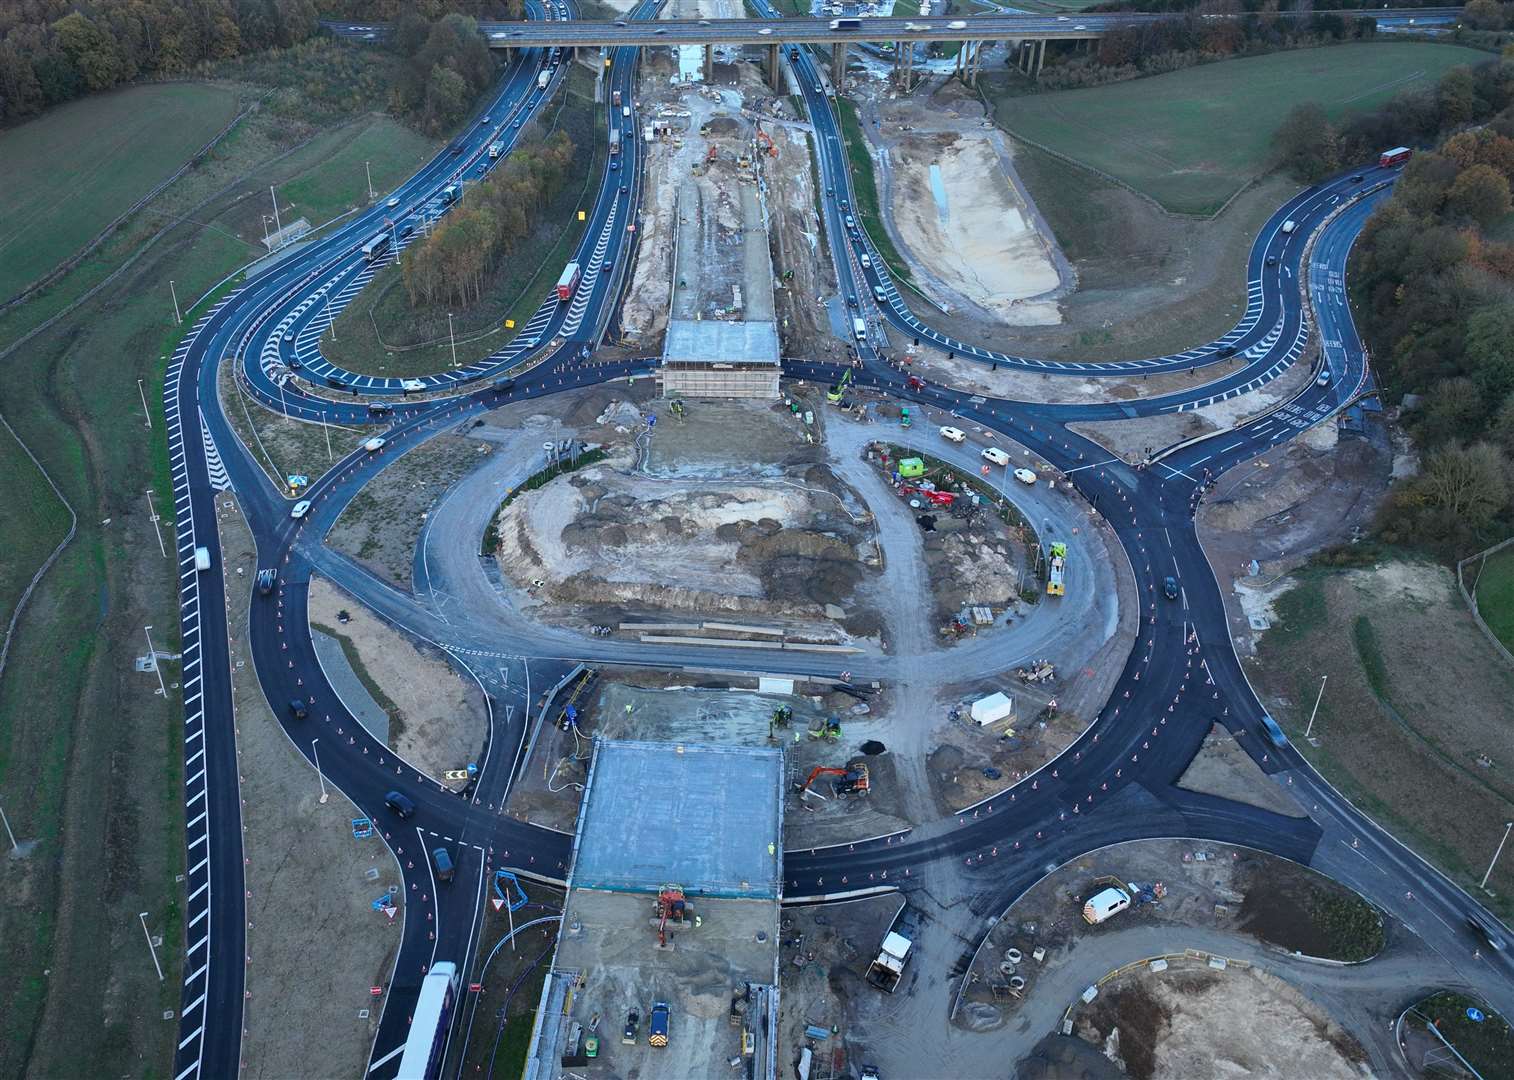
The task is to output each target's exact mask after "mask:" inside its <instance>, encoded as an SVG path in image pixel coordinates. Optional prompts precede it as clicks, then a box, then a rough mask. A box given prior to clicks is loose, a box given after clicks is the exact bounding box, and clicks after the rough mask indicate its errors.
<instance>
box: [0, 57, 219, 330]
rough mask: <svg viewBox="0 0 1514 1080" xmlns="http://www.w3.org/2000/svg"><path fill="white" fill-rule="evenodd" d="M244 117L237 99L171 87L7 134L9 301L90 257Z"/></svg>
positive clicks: (3, 170) (102, 101)
mask: <svg viewBox="0 0 1514 1080" xmlns="http://www.w3.org/2000/svg"><path fill="white" fill-rule="evenodd" d="M236 113H237V95H236V93H235V92H234V91H232V90H229V89H226V88H224V87H208V86H204V85H195V84H179V83H167V84H162V85H155V86H139V87H133V88H130V89H126V90H120V91H116V92H114V93H109V94H99V95H95V96H92V97H87V98H82V99H80V100H79V101H72V102H69V103H68V104H66V105H61V106H59V107H58V108H55V109H52V110H50V111H49V112H48V113H47V115H46V116H44V117H41V118H39V119H37V120H33V121H32V122H30V123H27V124H23V125H21V126H20V127H18V128H13V129H12V130H10V131H6V132H3V133H0V191H4V192H5V197H4V198H3V199H0V300H4V299H7V298H9V297H11V296H14V295H15V294H16V293H18V292H20V291H21V290H22V289H23V288H25V287H26V286H27V285H29V284H31V283H32V282H33V281H36V280H37V279H38V278H40V277H41V276H42V275H43V274H45V273H47V272H48V271H49V270H51V269H52V268H53V267H54V266H56V265H57V264H58V263H60V262H62V261H63V260H64V259H66V258H68V256H70V255H72V254H73V253H74V252H76V251H78V250H79V249H80V248H82V247H83V246H84V245H85V244H86V243H87V242H88V241H89V240H91V239H93V238H94V236H95V235H96V234H97V233H99V231H100V230H101V229H103V228H104V227H105V226H106V225H107V224H109V223H110V222H111V220H112V219H114V218H115V217H116V216H117V215H119V214H121V213H123V212H124V211H125V210H126V209H127V208H128V207H129V206H131V204H132V203H134V202H136V200H138V199H140V198H141V197H142V196H143V195H146V194H147V193H148V192H149V191H150V190H152V188H153V187H154V186H155V185H157V184H159V183H161V182H162V181H164V180H166V179H167V178H168V177H169V176H170V175H172V173H173V172H174V170H175V169H177V168H178V167H179V166H180V165H181V164H183V162H184V161H185V160H186V159H187V158H188V157H189V155H190V154H192V153H194V151H196V150H198V149H199V148H200V147H201V146H203V145H204V144H205V143H206V142H207V141H208V140H209V139H210V138H211V137H212V136H214V135H215V133H216V132H217V131H219V130H221V128H222V127H224V126H225V125H226V123H227V122H228V121H229V120H230V119H231V118H232V117H233V116H235V115H236Z"/></svg>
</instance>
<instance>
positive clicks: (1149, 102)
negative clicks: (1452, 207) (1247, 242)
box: [990, 42, 1487, 214]
mask: <svg viewBox="0 0 1514 1080" xmlns="http://www.w3.org/2000/svg"><path fill="white" fill-rule="evenodd" d="M1486 59H1487V54H1485V53H1481V52H1477V51H1475V50H1472V49H1465V48H1461V47H1458V46H1455V45H1441V44H1434V43H1429V42H1383V43H1378V42H1371V43H1359V44H1350V45H1337V46H1331V47H1328V48H1320V49H1302V50H1295V51H1291V52H1280V53H1273V54H1271V55H1269V56H1258V57H1249V58H1246V59H1241V60H1227V61H1225V62H1223V63H1216V64H1203V65H1200V66H1198V67H1192V68H1186V69H1184V70H1182V71H1175V72H1172V73H1170V74H1167V75H1154V76H1151V77H1150V78H1144V79H1135V80H1133V81H1130V82H1122V83H1116V84H1113V85H1110V86H1100V87H1093V88H1090V89H1085V90H1061V91H1055V92H1052V93H1046V94H1030V95H1012V94H1011V93H1009V92H1003V93H1000V94H998V95H993V94H992V92H991V91H990V100H991V101H992V103H993V109H994V118H995V120H996V122H997V123H998V124H999V125H1000V126H1001V127H1003V128H1005V129H1006V130H1008V131H1009V132H1011V133H1012V134H1014V135H1018V136H1020V137H1022V138H1025V139H1029V140H1031V141H1033V142H1037V143H1040V144H1042V145H1044V146H1047V147H1050V148H1051V149H1053V150H1055V151H1058V152H1059V153H1063V154H1066V155H1067V156H1069V157H1071V158H1073V159H1074V160H1076V161H1078V162H1081V163H1082V164H1084V165H1087V166H1090V167H1091V168H1095V169H1099V170H1101V171H1103V172H1106V173H1109V174H1110V175H1111V176H1114V177H1117V178H1118V179H1120V180H1123V181H1125V182H1126V183H1128V184H1130V185H1131V186H1132V187H1134V188H1136V189H1137V190H1139V191H1142V192H1144V193H1145V194H1147V195H1150V196H1151V197H1152V198H1154V199H1156V200H1157V201H1158V202H1159V203H1161V204H1162V205H1163V206H1165V207H1166V208H1167V209H1169V210H1173V211H1177V212H1181V213H1190V214H1210V213H1213V212H1214V211H1215V210H1217V209H1219V207H1220V206H1221V205H1223V204H1224V202H1225V200H1226V199H1228V198H1229V197H1230V196H1231V195H1232V194H1233V193H1234V192H1235V191H1236V190H1237V189H1239V188H1240V187H1241V185H1242V184H1244V183H1245V182H1246V181H1247V180H1249V179H1251V178H1252V177H1254V176H1257V175H1259V174H1261V173H1263V172H1265V171H1266V170H1267V168H1268V165H1269V155H1270V143H1271V139H1272V133H1273V131H1274V130H1275V129H1276V128H1277V126H1278V124H1279V123H1281V122H1282V119H1283V117H1284V115H1285V114H1286V113H1287V112H1288V110H1289V109H1291V108H1292V107H1293V106H1294V105H1297V104H1300V103H1301V102H1307V101H1314V102H1318V103H1319V104H1320V105H1322V106H1324V109H1325V111H1326V113H1328V114H1329V115H1330V116H1331V117H1340V116H1343V115H1345V114H1347V113H1349V112H1352V111H1359V110H1363V109H1369V108H1373V107H1375V106H1378V105H1381V104H1382V103H1383V102H1385V101H1387V100H1388V99H1389V98H1391V97H1392V96H1393V95H1394V94H1396V93H1398V92H1399V91H1400V90H1404V89H1408V88H1410V87H1416V86H1432V85H1434V83H1435V81H1436V80H1437V79H1438V78H1439V77H1440V76H1441V74H1442V73H1444V72H1445V71H1447V70H1448V69H1450V68H1452V67H1455V66H1457V65H1458V64H1475V63H1481V62H1482V61H1484V60H1486Z"/></svg>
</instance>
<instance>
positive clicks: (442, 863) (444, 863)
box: [431, 847, 457, 885]
mask: <svg viewBox="0 0 1514 1080" xmlns="http://www.w3.org/2000/svg"><path fill="white" fill-rule="evenodd" d="M431 865H432V866H433V867H435V868H436V880H437V881H440V882H441V883H442V884H444V885H450V884H451V883H452V879H453V878H455V877H457V867H455V866H453V865H452V855H451V853H450V852H448V851H447V849H446V848H444V847H439V848H435V849H434V850H433V851H432V852H431Z"/></svg>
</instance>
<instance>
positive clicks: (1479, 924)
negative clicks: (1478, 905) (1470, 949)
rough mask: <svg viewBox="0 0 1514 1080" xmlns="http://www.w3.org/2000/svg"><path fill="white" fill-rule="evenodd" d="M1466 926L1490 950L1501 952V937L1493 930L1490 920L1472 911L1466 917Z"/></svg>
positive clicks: (1502, 941) (1493, 925) (1502, 944)
mask: <svg viewBox="0 0 1514 1080" xmlns="http://www.w3.org/2000/svg"><path fill="white" fill-rule="evenodd" d="M1467 926H1468V927H1469V928H1470V929H1471V930H1472V932H1473V933H1474V934H1476V935H1477V936H1478V937H1480V938H1482V939H1483V940H1484V941H1486V942H1487V943H1488V945H1489V946H1490V947H1491V948H1494V949H1497V950H1498V951H1499V952H1503V950H1504V940H1503V935H1502V934H1500V933H1499V932H1498V931H1497V930H1496V929H1495V924H1494V923H1493V922H1492V920H1490V919H1488V918H1487V917H1486V916H1484V915H1482V914H1480V913H1478V912H1475V911H1474V912H1473V913H1472V914H1470V915H1468V916H1467Z"/></svg>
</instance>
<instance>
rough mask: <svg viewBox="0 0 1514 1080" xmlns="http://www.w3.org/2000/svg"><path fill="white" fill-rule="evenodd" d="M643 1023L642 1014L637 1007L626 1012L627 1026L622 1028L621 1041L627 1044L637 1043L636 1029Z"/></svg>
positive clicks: (633, 1044)
mask: <svg viewBox="0 0 1514 1080" xmlns="http://www.w3.org/2000/svg"><path fill="white" fill-rule="evenodd" d="M640 1024H641V1014H640V1013H638V1012H637V1011H636V1010H635V1009H632V1010H631V1011H630V1012H628V1013H626V1026H625V1028H624V1029H622V1030H621V1033H620V1041H621V1042H622V1043H624V1044H625V1045H626V1046H635V1045H636V1029H637V1027H638V1025H640Z"/></svg>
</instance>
